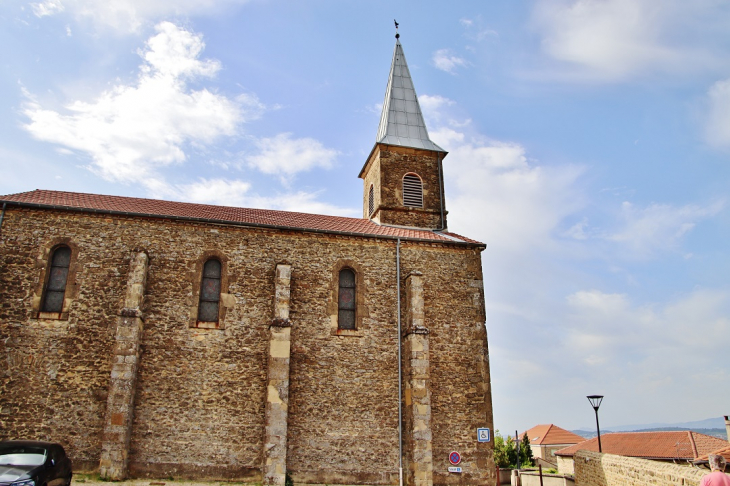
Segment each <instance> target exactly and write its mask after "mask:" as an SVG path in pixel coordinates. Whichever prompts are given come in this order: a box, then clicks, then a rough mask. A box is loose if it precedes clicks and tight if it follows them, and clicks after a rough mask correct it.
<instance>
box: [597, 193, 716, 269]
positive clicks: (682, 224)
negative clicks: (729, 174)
mask: <svg viewBox="0 0 730 486" xmlns="http://www.w3.org/2000/svg"><path fill="white" fill-rule="evenodd" d="M723 207H724V202H722V201H716V202H714V203H712V204H710V205H707V206H699V205H685V206H680V207H675V206H671V205H669V204H650V205H648V206H646V207H644V208H637V207H636V206H635V205H633V204H631V203H629V202H624V203H623V204H622V205H621V212H620V214H619V220H618V224H619V226H620V227H619V228H618V229H616V230H615V231H613V232H609V233H608V234H606V235H605V236H604V237H605V239H607V240H609V241H613V242H616V243H618V244H620V245H621V247H622V250H625V251H629V252H630V253H629V254H626V253H625V252H623V254H624V255H625V256H634V257H647V256H656V255H657V254H658V253H661V252H665V251H674V250H678V249H679V248H680V242H681V240H682V238H683V237H684V236H685V235H686V234H687V233H689V232H690V231H691V230H692V229H693V228H694V227H695V226H696V225H697V223H698V222H700V221H702V220H703V219H707V218H710V217H712V216H715V215H717V214H718V213H719V212H720V211H721V210H722V209H723Z"/></svg>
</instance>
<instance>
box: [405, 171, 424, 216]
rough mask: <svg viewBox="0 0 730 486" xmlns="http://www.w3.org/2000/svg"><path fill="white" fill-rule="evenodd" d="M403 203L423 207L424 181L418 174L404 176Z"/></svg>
mask: <svg viewBox="0 0 730 486" xmlns="http://www.w3.org/2000/svg"><path fill="white" fill-rule="evenodd" d="M403 205H404V206H411V207H414V208H422V207H423V182H421V178H420V177H418V176H417V175H416V174H406V175H404V176H403Z"/></svg>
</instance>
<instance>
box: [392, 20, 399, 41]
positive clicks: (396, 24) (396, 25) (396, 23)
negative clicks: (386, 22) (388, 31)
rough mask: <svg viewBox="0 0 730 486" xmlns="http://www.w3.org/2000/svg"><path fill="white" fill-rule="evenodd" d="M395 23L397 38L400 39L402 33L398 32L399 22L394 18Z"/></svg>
mask: <svg viewBox="0 0 730 486" xmlns="http://www.w3.org/2000/svg"><path fill="white" fill-rule="evenodd" d="M393 23H394V24H395V38H396V39H398V38H399V37H400V34H399V33H398V22H397V21H396V20H395V19H393Z"/></svg>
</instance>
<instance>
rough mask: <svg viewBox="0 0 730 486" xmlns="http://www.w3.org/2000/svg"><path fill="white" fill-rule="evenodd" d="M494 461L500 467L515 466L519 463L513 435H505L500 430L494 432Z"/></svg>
mask: <svg viewBox="0 0 730 486" xmlns="http://www.w3.org/2000/svg"><path fill="white" fill-rule="evenodd" d="M494 462H495V464H497V466H498V467H500V468H503V469H504V468H510V467H512V468H513V467H515V465H516V464H517V449H516V448H515V441H514V440H513V439H512V437H507V439H506V440H505V438H504V437H502V435H501V434H500V433H499V430H497V431H495V433H494Z"/></svg>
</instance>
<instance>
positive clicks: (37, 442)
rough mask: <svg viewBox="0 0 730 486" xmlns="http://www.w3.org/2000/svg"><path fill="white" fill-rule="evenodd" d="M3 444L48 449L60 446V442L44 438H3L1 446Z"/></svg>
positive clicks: (0, 442)
mask: <svg viewBox="0 0 730 486" xmlns="http://www.w3.org/2000/svg"><path fill="white" fill-rule="evenodd" d="M3 446H21V447H22V446H27V447H45V448H46V449H48V448H50V447H53V446H57V447H60V446H61V445H60V444H56V443H55V442H45V441H42V440H3V441H0V447H3Z"/></svg>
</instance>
